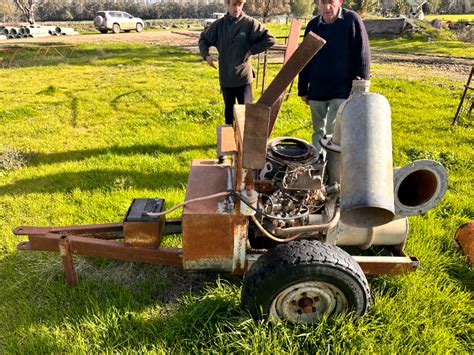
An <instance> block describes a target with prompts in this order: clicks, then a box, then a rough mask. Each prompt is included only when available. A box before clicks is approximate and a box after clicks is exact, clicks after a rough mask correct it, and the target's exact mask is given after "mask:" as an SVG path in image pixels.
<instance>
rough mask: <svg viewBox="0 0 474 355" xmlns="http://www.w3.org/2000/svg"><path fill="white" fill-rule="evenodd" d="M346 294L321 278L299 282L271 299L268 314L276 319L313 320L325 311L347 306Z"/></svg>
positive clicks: (333, 310) (346, 308)
mask: <svg viewBox="0 0 474 355" xmlns="http://www.w3.org/2000/svg"><path fill="white" fill-rule="evenodd" d="M348 308H349V307H348V303H347V298H346V296H345V295H344V293H343V292H342V291H341V290H340V289H339V288H337V287H336V286H334V285H331V284H328V283H326V282H321V281H305V282H300V283H297V284H295V285H292V286H290V287H287V288H285V289H284V290H283V291H281V292H280V293H279V294H278V295H277V296H276V297H275V298H274V299H273V301H272V304H271V306H270V312H269V317H270V319H272V320H273V321H278V320H286V321H290V322H293V323H304V324H308V323H314V322H317V321H319V320H321V318H322V317H323V316H324V315H334V314H339V313H343V312H345V311H347V310H348Z"/></svg>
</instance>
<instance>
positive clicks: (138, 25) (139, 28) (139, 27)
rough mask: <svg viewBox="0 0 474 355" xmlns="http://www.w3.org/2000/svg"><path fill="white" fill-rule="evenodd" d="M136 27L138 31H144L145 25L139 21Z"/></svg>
mask: <svg viewBox="0 0 474 355" xmlns="http://www.w3.org/2000/svg"><path fill="white" fill-rule="evenodd" d="M135 29H136V30H137V32H141V31H143V25H142V24H141V23H137V25H136V27H135Z"/></svg>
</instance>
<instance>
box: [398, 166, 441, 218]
mask: <svg viewBox="0 0 474 355" xmlns="http://www.w3.org/2000/svg"><path fill="white" fill-rule="evenodd" d="M394 185H395V186H394V192H395V211H396V213H397V215H401V216H415V215H419V214H422V213H425V212H426V211H428V210H429V209H431V208H433V207H435V206H436V205H437V204H438V202H439V201H440V200H441V198H442V197H443V196H444V193H445V192H446V190H447V188H448V173H447V172H446V169H445V168H444V167H443V166H442V165H441V164H440V163H438V162H436V161H433V160H428V159H423V160H415V161H414V162H411V163H408V164H406V165H405V166H403V167H401V168H396V169H395V170H394Z"/></svg>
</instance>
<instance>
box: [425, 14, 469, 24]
mask: <svg viewBox="0 0 474 355" xmlns="http://www.w3.org/2000/svg"><path fill="white" fill-rule="evenodd" d="M435 18H439V19H441V20H443V21H451V22H456V21H470V22H471V21H474V14H430V15H426V16H425V21H431V20H434V19H435Z"/></svg>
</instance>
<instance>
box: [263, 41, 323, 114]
mask: <svg viewBox="0 0 474 355" xmlns="http://www.w3.org/2000/svg"><path fill="white" fill-rule="evenodd" d="M325 43H326V41H325V40H324V39H322V38H321V37H319V36H318V35H316V34H314V33H313V32H309V33H308V34H307V36H306V37H305V39H304V40H303V42H302V43H301V45H300V46H299V47H298V49H297V50H296V51H295V53H294V54H293V55H292V56H291V58H290V59H289V60H288V62H286V63H285V65H283V67H282V68H281V70H280V72H279V73H278V74H277V76H276V77H275V79H273V81H272V82H271V84H270V85H269V86H268V88H267V90H265V92H264V93H263V95H262V96H261V97H260V99H259V100H258V101H257V103H259V104H264V105H267V106H269V107H272V106H273V105H274V104H275V102H276V101H277V100H278V98H279V97H280V96H281V95H282V94H283V93H284V92H285V90H286V87H287V86H288V85H290V83H291V81H292V80H293V79H294V78H295V77H296V75H298V73H299V72H300V71H301V70H303V68H304V67H305V65H306V64H307V63H308V62H309V61H310V60H311V58H313V56H314V55H315V54H316V53H317V52H318V51H319V50H320V49H321V47H322V46H323V45H324V44H325Z"/></svg>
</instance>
